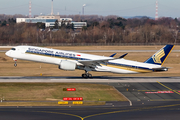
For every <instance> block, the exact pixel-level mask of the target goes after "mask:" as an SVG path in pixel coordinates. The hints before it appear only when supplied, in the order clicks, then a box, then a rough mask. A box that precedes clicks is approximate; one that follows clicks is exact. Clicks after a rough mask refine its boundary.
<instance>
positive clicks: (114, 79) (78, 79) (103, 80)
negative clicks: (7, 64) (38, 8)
mask: <svg viewBox="0 0 180 120" xmlns="http://www.w3.org/2000/svg"><path fill="white" fill-rule="evenodd" d="M157 81H159V82H169V83H171V82H180V77H102V76H94V77H93V78H92V79H84V78H82V77H47V76H40V77H21V76H16V77H10V76H5V77H0V82H24V83H27V82H43V83H47V82H54V83H61V82H66V83H127V82H130V83H136V82H144V83H152V82H157Z"/></svg>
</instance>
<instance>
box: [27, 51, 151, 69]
mask: <svg viewBox="0 0 180 120" xmlns="http://www.w3.org/2000/svg"><path fill="white" fill-rule="evenodd" d="M26 53H31V54H35V55H47V56H49V57H50V56H51V57H60V58H70V59H75V60H91V59H87V58H79V57H73V56H67V55H57V54H50V53H42V52H35V51H29V50H27V51H26ZM107 64H109V65H118V66H122V67H129V68H134V69H144V70H152V69H149V68H145V67H139V66H132V65H127V64H120V63H112V62H108V63H107ZM152 71H153V70H152Z"/></svg>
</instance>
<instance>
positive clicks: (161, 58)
mask: <svg viewBox="0 0 180 120" xmlns="http://www.w3.org/2000/svg"><path fill="white" fill-rule="evenodd" d="M173 48H174V45H166V46H164V47H163V48H161V49H160V50H159V51H157V52H156V53H155V54H154V55H153V56H151V57H150V58H149V59H147V60H146V61H145V62H144V63H150V64H157V65H163V63H164V62H165V60H166V58H167V57H168V55H169V54H170V53H171V51H172V49H173Z"/></svg>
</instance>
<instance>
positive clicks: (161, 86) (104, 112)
mask: <svg viewBox="0 0 180 120" xmlns="http://www.w3.org/2000/svg"><path fill="white" fill-rule="evenodd" d="M0 82H1V83H3V82H6V83H8V82H9V83H11V82H25V83H28V82H43V83H50V82H51V83H52V82H53V83H64V82H66V83H95V84H106V85H110V86H113V87H114V88H115V89H116V90H117V91H118V92H119V94H123V95H124V96H125V97H126V98H127V99H128V100H129V102H119V101H108V102H106V104H105V105H104V106H56V107H47V106H45V107H33V106H27V107H26V106H24V107H19V106H18V107H17V106H15V107H0V119H3V120H9V119H11V120H24V119H26V120H31V119H43V120H50V119H53V120H56V119H61V120H72V119H73V120H86V119H87V120H91V119H93V120H100V119H103V120H110V119H113V120H119V119H123V120H129V119H133V120H151V119H153V120H164V119H171V120H173V119H174V120H176V119H177V118H179V117H180V114H179V113H180V77H100V76H99V77H98V76H97V77H94V78H93V79H83V78H80V77H43V76H42V77H0ZM131 104H132V106H130V105H131Z"/></svg>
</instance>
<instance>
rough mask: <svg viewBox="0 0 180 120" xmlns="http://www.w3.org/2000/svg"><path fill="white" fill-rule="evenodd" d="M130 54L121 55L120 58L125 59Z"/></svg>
mask: <svg viewBox="0 0 180 120" xmlns="http://www.w3.org/2000/svg"><path fill="white" fill-rule="evenodd" d="M127 54H128V53H126V54H124V55H121V56H120V57H119V58H124V57H125V56H126V55H127Z"/></svg>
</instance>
